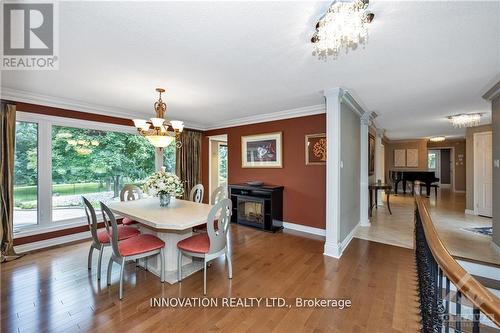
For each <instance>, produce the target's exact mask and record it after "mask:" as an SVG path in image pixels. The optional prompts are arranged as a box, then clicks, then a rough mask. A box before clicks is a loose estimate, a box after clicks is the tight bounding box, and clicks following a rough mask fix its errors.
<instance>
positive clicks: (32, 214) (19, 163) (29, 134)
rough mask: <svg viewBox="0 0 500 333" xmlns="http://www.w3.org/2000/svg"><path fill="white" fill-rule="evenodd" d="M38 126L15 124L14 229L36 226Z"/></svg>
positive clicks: (28, 123) (20, 122) (27, 123)
mask: <svg viewBox="0 0 500 333" xmlns="http://www.w3.org/2000/svg"><path fill="white" fill-rule="evenodd" d="M37 207H38V125H37V124H36V123H30V122H25V121H18V122H16V148H15V152H14V228H15V229H17V228H22V227H26V226H33V225H36V224H38V215H37Z"/></svg>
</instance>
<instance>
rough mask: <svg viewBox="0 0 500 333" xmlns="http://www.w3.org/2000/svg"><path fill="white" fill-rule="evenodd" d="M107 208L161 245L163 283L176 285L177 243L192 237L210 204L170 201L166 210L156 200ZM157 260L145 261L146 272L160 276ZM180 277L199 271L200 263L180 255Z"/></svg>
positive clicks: (203, 220)
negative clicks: (163, 259) (163, 263)
mask: <svg viewBox="0 0 500 333" xmlns="http://www.w3.org/2000/svg"><path fill="white" fill-rule="evenodd" d="M108 207H109V208H110V209H111V210H112V211H113V212H114V213H116V214H118V215H120V216H122V217H128V218H130V219H132V220H134V221H137V222H138V227H139V229H140V231H141V233H143V234H152V235H155V236H157V237H159V238H160V239H161V240H163V241H164V242H165V251H164V256H165V281H167V282H168V283H171V284H173V283H176V282H177V255H178V249H177V243H178V242H179V241H181V240H183V239H185V238H187V237H190V236H192V234H193V232H192V228H193V227H196V226H198V225H201V224H204V223H206V220H207V216H208V213H209V212H210V209H211V208H212V205H208V204H204V203H196V202H192V201H187V200H181V199H175V198H172V199H171V201H170V204H169V205H168V206H167V207H160V201H159V199H158V198H145V199H139V200H131V201H118V202H111V203H109V204H108ZM160 263H161V261H160V257H159V255H158V256H155V257H150V258H149V259H148V265H147V266H148V270H149V271H151V272H152V273H153V274H155V275H157V276H160V267H161V265H160ZM182 265H183V266H182V275H183V277H186V276H188V275H190V274H193V273H194V272H196V271H198V270H200V269H202V268H203V261H193V260H192V259H191V258H190V257H187V256H184V257H183V262H182Z"/></svg>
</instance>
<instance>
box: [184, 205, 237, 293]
mask: <svg viewBox="0 0 500 333" xmlns="http://www.w3.org/2000/svg"><path fill="white" fill-rule="evenodd" d="M231 212H232V202H231V200H229V199H222V200H220V201H219V202H218V203H217V204H216V205H215V206H214V207H212V209H211V210H210V212H209V213H208V217H207V232H206V233H201V234H196V235H194V236H191V237H188V238H186V239H183V240H181V241H180V242H178V243H177V249H178V250H179V254H178V257H177V272H178V280H179V282H181V281H182V256H183V255H187V256H191V257H197V258H203V294H204V295H206V294H207V262H208V261H210V260H213V259H215V258H217V257H220V256H222V255H225V256H226V261H227V267H228V278H230V279H232V278H233V267H232V263H231V254H230V252H229V248H228V237H227V234H228V231H229V224H230V221H231ZM216 220H217V222H215V221H216Z"/></svg>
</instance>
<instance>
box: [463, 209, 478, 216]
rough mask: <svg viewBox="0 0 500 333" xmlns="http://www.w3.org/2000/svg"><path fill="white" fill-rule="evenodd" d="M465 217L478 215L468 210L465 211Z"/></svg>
mask: <svg viewBox="0 0 500 333" xmlns="http://www.w3.org/2000/svg"><path fill="white" fill-rule="evenodd" d="M465 215H476V214H474V210H472V209H466V210H465Z"/></svg>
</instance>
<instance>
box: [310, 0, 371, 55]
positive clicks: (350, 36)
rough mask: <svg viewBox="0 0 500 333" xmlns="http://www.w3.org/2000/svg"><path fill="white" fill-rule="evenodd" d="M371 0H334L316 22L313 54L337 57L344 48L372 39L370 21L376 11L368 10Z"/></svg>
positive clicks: (350, 48)
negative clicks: (369, 36) (370, 36)
mask: <svg viewBox="0 0 500 333" xmlns="http://www.w3.org/2000/svg"><path fill="white" fill-rule="evenodd" d="M367 8H368V0H354V1H342V0H336V1H334V2H333V3H332V4H331V5H330V7H329V8H328V10H327V11H326V13H325V15H323V17H321V18H320V19H319V21H318V23H317V24H316V32H315V33H314V35H313V37H312V38H311V42H312V43H314V50H313V55H315V56H317V57H318V59H320V60H326V59H327V58H328V56H331V57H333V58H334V59H337V58H338V55H339V53H340V51H341V50H342V49H345V53H347V52H349V50H355V49H356V48H357V47H358V45H365V44H366V43H367V42H368V27H367V25H368V23H370V22H371V21H372V20H373V18H374V17H375V15H374V14H373V13H371V12H368V11H366V9H367Z"/></svg>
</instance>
